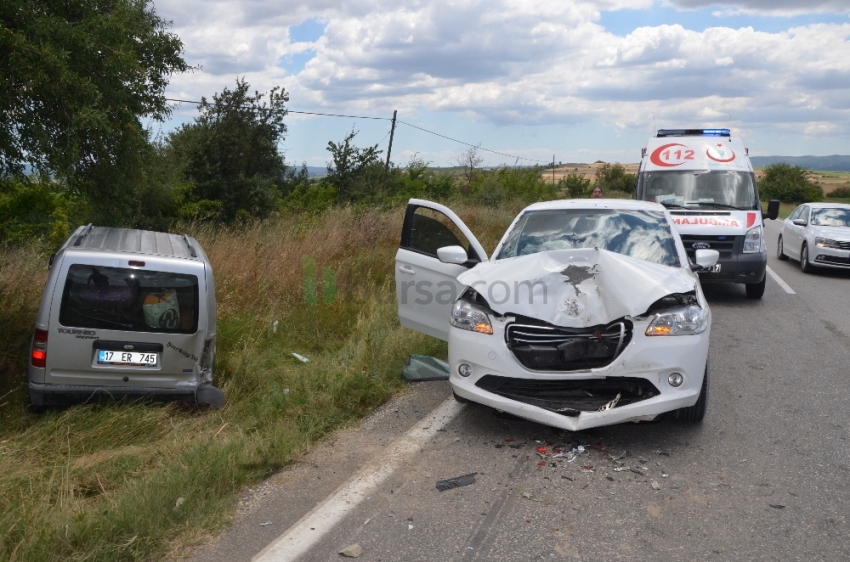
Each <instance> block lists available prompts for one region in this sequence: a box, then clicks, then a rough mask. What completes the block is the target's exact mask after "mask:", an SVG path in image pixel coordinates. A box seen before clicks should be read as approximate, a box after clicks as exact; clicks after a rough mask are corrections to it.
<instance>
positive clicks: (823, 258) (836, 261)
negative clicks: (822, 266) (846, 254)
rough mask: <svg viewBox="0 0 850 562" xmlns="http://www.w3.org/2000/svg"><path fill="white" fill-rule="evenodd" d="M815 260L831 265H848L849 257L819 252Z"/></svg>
mask: <svg viewBox="0 0 850 562" xmlns="http://www.w3.org/2000/svg"><path fill="white" fill-rule="evenodd" d="M815 261H816V262H819V263H829V264H833V265H850V258H841V257H838V256H828V255H825V254H821V255H819V256H818V257H816V258H815Z"/></svg>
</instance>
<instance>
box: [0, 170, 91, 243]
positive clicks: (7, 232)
mask: <svg viewBox="0 0 850 562" xmlns="http://www.w3.org/2000/svg"><path fill="white" fill-rule="evenodd" d="M83 208H84V206H83V204H82V200H81V199H80V198H78V197H75V196H73V195H71V194H70V193H68V191H67V190H66V189H65V186H64V184H62V183H59V182H54V181H52V180H49V179H45V178H30V179H12V178H7V179H6V180H5V181H0V242H5V243H7V244H19V243H22V242H25V241H29V240H33V239H41V240H43V241H46V242H47V243H48V244H49V245H50V246H51V247H53V248H58V247H59V246H60V245H61V244H62V242H64V241H65V239H66V238H67V237H68V236H69V235H70V234H71V231H72V230H73V228H74V227H76V226H77V225H78V224H79V223H81V222H83V221H85V220H86V218H87V217H85V216H84V214H83Z"/></svg>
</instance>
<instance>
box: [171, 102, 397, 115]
mask: <svg viewBox="0 0 850 562" xmlns="http://www.w3.org/2000/svg"><path fill="white" fill-rule="evenodd" d="M165 100H166V101H176V102H181V103H194V104H196V105H197V104H200V103H201V102H199V101H191V100H177V99H173V98H165ZM286 112H287V113H298V114H300V115H320V116H322V117H345V118H346V119H373V120H375V121H392V119H390V118H389V117H364V116H363V115H340V114H338V113H317V112H315V111H294V110H292V109H287V110H286Z"/></svg>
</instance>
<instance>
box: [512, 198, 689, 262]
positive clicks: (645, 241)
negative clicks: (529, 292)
mask: <svg viewBox="0 0 850 562" xmlns="http://www.w3.org/2000/svg"><path fill="white" fill-rule="evenodd" d="M574 248H601V249H603V250H609V251H611V252H616V253H618V254H623V255H625V256H630V257H633V258H637V259H641V260H646V261H650V262H654V263H660V264H663V265H669V266H673V267H679V266H680V263H679V255H678V253H677V252H676V243H675V239H674V238H673V233H672V231H671V230H670V224H669V223H668V222H667V219H666V218H665V217H664V213H662V212H660V211H638V210H612V209H560V210H546V211H527V212H526V213H525V214H523V215H522V217H521V218H520V220H519V221H517V223H516V226H514V228H513V229H512V230H511V231H510V232H509V233H508V236H507V237H506V239H505V243H504V245H503V246H502V250H501V251H500V252H499V255H498V256H497V257H496V259H504V258H512V257H516V256H525V255H528V254H535V253H537V252H546V251H549V250H571V249H574Z"/></svg>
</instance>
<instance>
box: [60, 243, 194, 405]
mask: <svg viewBox="0 0 850 562" xmlns="http://www.w3.org/2000/svg"><path fill="white" fill-rule="evenodd" d="M75 258H77V256H73V257H72V256H66V259H64V260H63V264H62V271H60V274H59V279H58V281H57V283H56V286H55V288H54V294H53V299H52V306H51V309H50V322H49V326H50V328H49V331H48V344H47V364H46V371H45V381H44V382H45V384H47V385H63V386H72V387H79V386H91V387H113V388H116V390H118V389H123V390H132V389H134V388H138V389H142V388H145V389H157V388H163V389H175V390H178V391H179V390H180V389H181V388H183V389H186V390H190V389H192V388H194V387H195V386H197V377H198V373H199V368H198V364H199V360H200V357H201V354H202V350H203V346H204V334H205V333H206V326H207V322H208V316H207V313H206V307H205V306H202V303H203V304H205V303H206V296H205V295H206V286H205V284H206V281H205V275H204V266H203V264H202V263H201V262H199V261H194V260H176V261H175V260H165V259H161V258H156V257H151V256H144V257H143V258H141V259H140V260H128V259H127V258H126V257H125V256H122V257H120V258H115V257H111V258H110V257H107V256H91V258H90V259H89V258H86V259H85V260H80V259H75Z"/></svg>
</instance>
